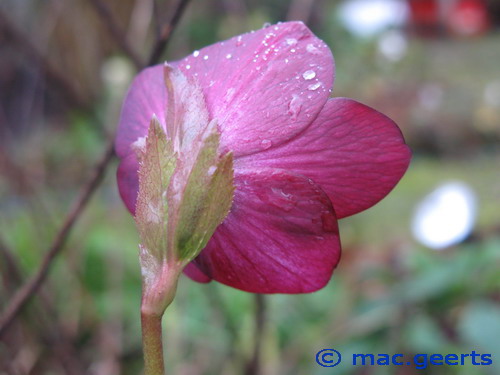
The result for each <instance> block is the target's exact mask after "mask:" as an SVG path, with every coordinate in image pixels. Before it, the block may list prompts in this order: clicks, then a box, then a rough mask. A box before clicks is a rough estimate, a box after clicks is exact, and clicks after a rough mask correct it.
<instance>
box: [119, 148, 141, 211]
mask: <svg viewBox="0 0 500 375" xmlns="http://www.w3.org/2000/svg"><path fill="white" fill-rule="evenodd" d="M138 170H139V162H138V161H137V157H136V156H135V154H133V153H132V154H130V155H129V156H127V157H125V158H124V159H122V160H121V162H120V165H119V166H118V170H117V172H116V179H117V181H118V191H119V192H120V196H121V198H122V200H123V202H124V203H125V206H126V207H127V208H128V210H129V211H130V213H131V214H132V215H135V203H136V201H137V194H138V192H139V175H138V173H137V171H138Z"/></svg>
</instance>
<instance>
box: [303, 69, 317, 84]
mask: <svg viewBox="0 0 500 375" xmlns="http://www.w3.org/2000/svg"><path fill="white" fill-rule="evenodd" d="M302 77H304V79H305V80H306V81H309V80H310V79H313V78H314V77H316V72H315V71H314V70H307V71H305V72H304V73H303V74H302Z"/></svg>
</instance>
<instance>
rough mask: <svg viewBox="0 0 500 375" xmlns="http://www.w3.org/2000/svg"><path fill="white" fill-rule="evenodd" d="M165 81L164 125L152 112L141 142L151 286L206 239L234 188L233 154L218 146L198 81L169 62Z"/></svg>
mask: <svg viewBox="0 0 500 375" xmlns="http://www.w3.org/2000/svg"><path fill="white" fill-rule="evenodd" d="M165 83H166V87H167V92H168V96H169V100H168V107H167V116H166V119H165V122H166V131H165V130H164V129H163V127H162V125H161V123H160V121H159V120H158V118H156V117H153V119H152V120H151V123H150V126H149V130H148V135H147V137H146V139H143V140H141V142H138V143H137V144H136V151H137V154H138V159H139V161H140V166H139V194H138V198H137V205H136V215H135V220H136V223H137V228H138V230H139V235H140V239H141V245H140V248H141V267H142V272H143V275H144V282H145V285H146V286H148V285H149V286H151V287H153V288H161V286H160V284H161V282H160V283H159V282H158V281H159V280H158V279H159V278H161V277H162V276H161V274H162V272H164V271H165V270H169V272H174V273H175V274H177V275H178V274H180V272H181V271H182V269H183V268H184V267H185V266H186V265H187V264H188V263H189V262H190V261H191V260H193V259H194V258H195V257H196V256H197V255H198V254H199V253H200V251H201V250H202V249H203V248H204V247H205V246H206V244H207V242H208V241H209V240H210V238H211V236H212V234H213V233H214V231H215V229H216V228H217V226H218V225H219V224H220V223H221V222H222V221H223V220H224V218H225V217H226V215H227V214H228V213H229V210H230V208H231V204H232V199H233V192H234V187H233V158H232V154H231V153H227V154H225V155H220V153H219V139H220V135H219V132H218V130H217V124H216V121H215V120H212V121H209V120H208V111H207V108H206V105H205V101H204V98H203V95H202V93H201V90H200V88H199V86H198V85H197V83H196V82H194V81H193V80H189V79H187V78H186V77H185V76H184V75H183V74H182V73H181V72H180V71H179V70H178V69H174V68H171V67H169V66H166V67H165Z"/></svg>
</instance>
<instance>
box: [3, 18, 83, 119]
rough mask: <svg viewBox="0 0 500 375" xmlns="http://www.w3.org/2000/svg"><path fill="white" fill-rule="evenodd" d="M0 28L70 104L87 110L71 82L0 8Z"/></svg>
mask: <svg viewBox="0 0 500 375" xmlns="http://www.w3.org/2000/svg"><path fill="white" fill-rule="evenodd" d="M1 29H3V30H4V32H5V33H6V34H7V35H9V36H10V37H11V38H12V39H13V40H14V41H15V45H16V46H18V47H19V49H21V50H22V51H23V52H24V53H25V54H26V55H28V57H29V58H30V59H31V60H32V61H33V62H35V63H36V64H38V66H39V67H40V68H41V69H42V70H43V72H44V73H45V75H46V76H47V79H48V80H49V81H50V82H52V83H53V84H54V85H55V86H57V87H58V88H59V89H60V90H61V91H62V92H64V94H65V97H66V98H67V100H68V101H69V102H70V103H71V104H72V105H74V106H75V107H77V108H80V109H82V110H84V111H88V109H89V103H88V102H87V101H86V100H84V99H83V98H82V97H81V95H80V93H79V92H78V90H77V89H76V87H75V86H74V85H73V83H72V82H71V81H70V80H69V79H68V78H67V77H66V76H65V75H64V74H62V73H61V72H60V71H59V70H58V69H56V68H55V67H54V66H53V65H52V63H51V62H50V61H49V60H48V59H47V58H46V56H44V55H43V54H42V53H41V52H40V51H39V50H38V49H37V48H36V46H35V44H34V43H33V42H32V41H31V40H30V39H29V38H28V37H27V36H26V35H25V34H24V33H23V32H22V31H21V30H19V28H18V27H17V26H16V25H14V24H13V23H12V22H11V21H10V20H9V18H8V17H7V16H6V15H5V14H4V13H3V12H2V11H1V10H0V30H1Z"/></svg>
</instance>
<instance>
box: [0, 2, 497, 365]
mask: <svg viewBox="0 0 500 375" xmlns="http://www.w3.org/2000/svg"><path fill="white" fill-rule="evenodd" d="M451 2H452V1H451V0H450V1H449V2H448V3H451ZM176 3H177V2H176V1H161V0H158V1H157V2H154V1H153V0H109V1H105V0H102V1H94V0H74V1H71V2H66V1H63V0H47V1H36V0H23V1H15V0H2V1H1V2H0V12H1V15H2V16H1V17H0V100H1V102H0V105H1V106H0V236H1V237H0V276H1V278H0V280H1V284H0V312H1V311H3V310H4V308H5V307H6V306H7V302H8V301H9V299H10V298H11V297H12V295H13V294H14V292H15V291H16V289H17V288H18V287H19V286H20V285H21V284H22V282H23V281H25V280H26V279H27V278H28V277H29V275H32V274H33V273H34V272H35V270H36V269H37V267H38V266H39V263H40V261H41V259H42V257H43V255H44V253H45V252H46V251H47V249H48V247H49V245H50V244H51V243H52V241H53V239H54V236H55V235H56V233H57V230H58V229H59V227H60V225H61V223H62V221H63V220H64V218H65V216H66V214H67V212H68V210H69V207H70V206H71V204H72V202H73V201H74V200H75V199H76V197H77V194H78V191H79V190H80V189H81V187H82V186H83V185H84V184H85V182H86V181H88V179H89V177H90V174H91V171H92V168H93V167H94V165H95V163H96V162H97V161H98V160H99V158H100V157H101V155H102V153H103V151H104V149H105V145H106V143H107V140H108V139H109V138H110V137H111V136H112V134H113V132H114V130H115V128H116V124H117V117H118V114H119V111H120V106H121V100H122V98H123V95H124V93H125V90H126V88H127V86H128V84H129V82H130V80H131V79H132V77H133V75H134V74H135V72H136V65H138V64H134V62H133V61H132V59H131V58H130V56H127V54H126V53H124V52H123V48H122V47H120V43H119V42H117V39H116V38H114V37H113V34H112V33H113V31H112V30H111V31H110V22H111V21H110V20H111V19H112V20H113V22H112V23H113V25H114V26H115V28H116V29H117V30H118V31H119V33H118V34H121V35H122V39H123V40H125V41H126V43H127V44H128V45H129V46H130V47H131V49H132V50H133V51H135V52H134V53H135V54H136V55H137V58H136V60H137V61H138V62H139V61H146V59H147V56H148V55H149V53H150V51H151V49H152V46H153V44H154V41H155V38H156V35H157V33H158V29H157V25H158V24H159V23H164V22H166V20H168V19H169V18H170V17H171V16H172V13H173V10H174V8H175V6H176ZM346 3H347V2H346V1H327V0H322V1H314V0H302V1H301V0H297V1H284V0H278V1H257V0H253V1H252V0H246V1H243V0H236V1H231V0H218V1H216V0H207V1H201V0H198V1H197V0H193V1H192V3H191V4H190V6H189V7H188V8H187V11H186V13H185V15H184V16H183V18H182V20H181V22H180V24H179V25H178V27H177V29H176V30H175V33H174V35H173V38H172V40H171V43H170V46H169V48H168V50H167V52H166V53H165V54H164V55H163V57H164V58H166V59H168V60H175V59H178V58H182V57H183V56H185V55H187V54H189V53H190V52H191V51H193V50H194V49H197V48H200V47H203V46H205V45H207V44H211V43H214V42H216V41H219V40H222V39H225V38H228V37H231V36H234V35H237V34H240V33H243V32H246V31H249V30H251V29H257V28H260V27H262V25H263V24H264V23H267V22H270V23H274V22H278V21H285V20H291V19H300V20H303V21H304V22H305V23H306V24H307V25H308V26H309V27H310V28H311V29H312V30H313V32H314V33H316V34H317V35H318V36H319V37H320V38H321V39H323V40H324V41H325V42H326V43H327V44H328V45H329V46H330V47H331V49H332V51H333V53H334V56H335V59H336V83H335V88H334V91H333V95H334V96H347V97H352V98H355V99H356V100H359V101H361V102H364V103H366V104H368V105H370V106H372V107H374V108H376V109H377V110H379V111H381V112H383V113H385V114H387V115H389V116H390V117H391V118H393V119H394V120H395V121H396V122H397V123H398V124H399V125H400V127H401V129H402V131H403V133H404V135H405V138H406V140H407V143H408V144H409V145H410V147H411V148H412V150H413V153H414V158H413V160H412V164H411V166H410V168H409V170H408V172H407V174H406V175H405V177H404V178H403V180H402V181H401V182H400V183H399V185H398V186H397V187H396V188H395V190H394V191H393V192H392V193H391V194H390V195H389V196H388V197H387V198H386V199H385V200H383V201H382V202H381V203H380V204H378V205H377V206H375V207H373V208H371V209H370V210H368V211H366V212H364V213H361V214H358V215H356V216H354V217H351V218H348V219H345V220H343V221H342V222H341V235H342V241H343V249H344V252H343V259H342V261H341V263H340V265H339V267H338V268H337V271H336V272H335V274H334V276H333V278H332V281H331V282H330V284H329V285H328V286H327V287H326V288H324V289H323V290H321V291H319V292H316V293H313V294H309V295H272V296H266V298H265V306H266V308H265V329H264V337H263V340H262V342H261V349H262V350H261V354H262V357H261V361H262V364H261V374H266V375H267V374H269V375H270V374H339V375H342V374H359V375H371V374H401V375H403V374H404V375H411V374H445V375H446V374H454V375H455V374H457V375H458V374H459V375H476V374H478V375H479V374H485V375H492V374H498V373H500V267H499V266H500V204H499V203H500V188H499V185H500V179H499V162H500V147H499V140H500V69H499V61H500V48H499V46H500V30H499V27H498V23H497V22H498V19H499V18H500V17H499V15H500V11H499V7H498V2H497V1H491V2H482V1H478V2H474V1H472V2H470V3H477V4H482V5H483V6H486V8H484V9H485V12H486V13H485V14H486V16H487V18H486V21H487V22H486V23H485V24H484V25H482V24H481V25H479V26H477V23H476V26H477V27H476V29H474V30H473V31H472V32H470V29H467V28H465V30H466V32H461V31H460V29H456V28H453V27H452V26H450V25H453V23H451V24H450V23H449V22H448V23H447V22H445V21H443V20H442V19H441V20H438V21H437V22H436V20H432V19H428V18H425V17H424V18H423V19H421V18H419V17H420V16H418V15H419V14H420V13H418V9H417V8H415V3H416V2H415V1H409V2H407V3H405V2H404V1H401V2H400V3H405V4H407V5H408V4H409V5H411V6H412V7H413V8H408V9H410V10H412V11H413V13H411V15H410V16H409V17H410V20H407V21H406V22H404V23H403V24H402V25H401V24H399V23H397V22H396V23H394V22H393V23H392V24H390V25H386V26H384V27H382V28H381V29H380V30H378V31H377V32H376V33H373V34H371V35H364V36H360V35H357V34H356V33H355V32H353V31H352V30H351V31H350V30H349V29H348V28H347V27H345V26H344V25H345V22H344V21H343V19H342V14H343V13H342V9H345V8H343V7H345V6H346ZM365 3H366V2H365ZM373 3H375V2H372V5H373ZM376 3H380V4H382V3H383V2H382V1H381V2H378V1H377V2H376ZM423 3H427V5H428V6H430V5H429V4H430V3H433V2H432V1H427V0H425V1H424V0H421V1H420V5H422V4H423ZM455 3H457V4H458V3H460V1H455ZM102 4H104V5H105V8H106V9H107V10H109V14H110V15H111V18H108V19H107V20H106V19H104V18H103V17H102V13H100V12H99V9H101V12H102ZM360 4H361V3H360ZM361 5H362V4H361ZM365 5H366V4H365ZM99 6H101V8H99ZM367 6H368V5H367ZM379 6H383V5H379ZM359 9H361V8H359ZM471 9H472V8H471ZM469 10H470V9H469ZM441 11H442V10H441ZM420 12H421V13H422V12H423V11H422V10H421V11H420ZM424 13H425V12H424ZM373 17H374V15H373ZM389 23H390V22H389ZM466 26H467V25H466ZM467 30H469V31H467ZM115 31H116V30H115ZM116 166H117V160H116V159H115V160H113V162H112V164H111V165H110V166H109V168H108V170H107V173H106V176H105V180H104V182H103V183H102V184H101V186H100V187H99V189H98V190H97V192H96V194H95V195H94V196H93V198H92V200H91V201H90V203H89V205H88V207H87V208H86V210H85V211H84V213H83V215H82V216H81V217H80V219H79V221H78V222H77V223H76V225H75V227H74V228H73V231H72V233H71V236H70V238H69V240H68V242H67V244H66V245H65V248H64V250H63V252H62V253H61V255H60V256H58V258H57V260H56V262H55V265H54V267H53V268H52V269H51V272H50V275H49V278H48V280H47V282H46V283H45V284H44V285H43V287H42V289H41V291H40V292H39V293H38V294H37V296H36V298H34V299H33V300H31V302H30V303H29V304H28V306H27V308H26V309H23V311H22V313H21V314H20V315H19V316H18V317H17V318H16V320H15V322H14V324H13V325H12V326H11V327H10V328H9V330H8V331H7V333H6V334H5V335H4V336H3V337H2V338H0V374H138V373H140V372H141V371H142V358H141V337H140V319H139V305H140V293H141V285H140V283H141V281H140V271H139V264H138V257H137V249H138V236H137V234H136V230H135V226H134V222H133V218H132V217H131V216H130V215H129V213H128V212H127V211H126V209H125V207H124V206H123V204H122V202H121V200H120V198H119V196H118V193H117V189H116V183H115V171H116ZM450 180H455V181H457V180H458V181H462V182H465V183H467V184H468V186H469V187H470V188H471V189H472V190H473V191H474V193H475V194H476V197H477V208H476V212H477V216H476V221H475V224H474V227H473V230H472V233H469V234H468V235H467V238H466V239H465V240H464V241H461V242H460V243H458V244H452V245H450V246H447V247H446V248H444V249H441V250H439V251H436V250H433V249H430V248H427V247H425V246H424V245H421V244H419V243H418V242H417V241H416V240H415V239H414V237H413V236H412V231H411V223H412V216H413V213H414V210H415V207H416V206H417V205H418V203H419V202H420V201H421V200H422V199H423V198H424V197H425V196H426V195H427V194H429V193H430V192H431V191H433V189H435V188H436V187H437V186H439V185H440V184H442V183H444V182H447V181H450ZM444 225H446V223H444ZM255 311H256V307H255V297H254V296H253V295H251V294H248V293H244V292H240V291H237V290H234V289H231V288H228V287H225V286H223V285H220V284H217V283H211V284H208V285H201V284H197V283H194V282H192V281H190V280H188V279H187V278H184V277H183V278H182V279H181V282H180V285H179V290H178V294H177V298H176V300H175V301H174V303H173V305H172V306H171V307H170V308H169V309H168V311H167V314H166V316H165V318H164V338H165V349H166V361H167V368H168V369H169V372H168V373H170V374H193V375H194V374H244V373H245V368H246V366H247V363H248V362H249V361H250V359H251V357H252V350H253V346H254V340H255ZM323 348H336V349H337V350H339V351H340V352H342V353H343V354H344V359H345V361H344V363H342V364H341V365H339V366H337V367H335V368H333V369H328V368H322V367H320V366H319V365H317V364H316V362H315V355H316V352H317V351H319V350H320V349H323ZM472 350H475V351H476V352H478V353H491V354H492V358H493V364H492V365H491V366H473V365H472V363H471V362H470V361H466V364H465V365H464V366H448V365H443V366H429V367H427V368H426V369H416V368H415V367H414V366H364V367H363V366H352V365H350V364H349V363H348V362H349V359H348V357H349V353H404V354H406V355H408V356H412V355H414V354H416V353H427V354H432V353H441V354H448V353H459V354H460V353H470V352H471V351H472ZM346 362H347V363H346Z"/></svg>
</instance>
